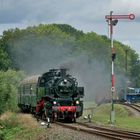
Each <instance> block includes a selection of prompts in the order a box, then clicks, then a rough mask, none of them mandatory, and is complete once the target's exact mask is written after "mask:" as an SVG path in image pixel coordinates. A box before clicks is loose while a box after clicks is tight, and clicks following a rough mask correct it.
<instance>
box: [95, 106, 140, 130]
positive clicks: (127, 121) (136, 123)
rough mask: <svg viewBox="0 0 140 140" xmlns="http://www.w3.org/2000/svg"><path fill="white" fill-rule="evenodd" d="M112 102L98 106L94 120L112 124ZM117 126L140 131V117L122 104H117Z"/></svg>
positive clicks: (99, 122) (98, 122)
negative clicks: (110, 121)
mask: <svg viewBox="0 0 140 140" xmlns="http://www.w3.org/2000/svg"><path fill="white" fill-rule="evenodd" d="M110 109H111V105H110V104H104V105H101V106H99V107H97V108H96V111H95V113H94V116H93V122H94V123H97V124H102V125H110V124H109V120H110ZM115 120H116V121H115V126H116V127H119V128H123V129H127V130H133V131H138V132H140V118H138V117H135V116H134V115H133V114H132V113H130V112H129V111H128V110H127V109H125V108H124V107H123V106H122V105H116V104H115Z"/></svg>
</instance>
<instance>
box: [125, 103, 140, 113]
mask: <svg viewBox="0 0 140 140" xmlns="http://www.w3.org/2000/svg"><path fill="white" fill-rule="evenodd" d="M123 105H125V106H129V107H131V108H133V109H134V110H136V111H138V112H139V113H140V106H139V105H136V104H123Z"/></svg>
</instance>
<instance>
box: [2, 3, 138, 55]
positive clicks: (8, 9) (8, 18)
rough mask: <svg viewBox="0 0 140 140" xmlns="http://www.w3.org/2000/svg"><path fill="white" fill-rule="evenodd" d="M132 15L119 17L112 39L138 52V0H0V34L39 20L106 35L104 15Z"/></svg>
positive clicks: (38, 22) (31, 24) (33, 23)
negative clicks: (125, 17) (133, 17)
mask: <svg viewBox="0 0 140 140" xmlns="http://www.w3.org/2000/svg"><path fill="white" fill-rule="evenodd" d="M110 11H113V14H114V15H118V14H119V15H129V14H131V13H132V14H135V19H134V20H129V19H128V20H123V19H122V20H119V21H118V24H117V25H116V26H114V32H113V38H114V39H115V40H118V41H120V42H122V43H124V44H127V45H129V46H130V47H131V48H133V49H134V50H136V52H137V53H138V54H139V55H140V2H139V0H0V35H2V33H3V31H4V30H8V29H11V28H16V27H18V28H26V27H28V26H33V25H38V24H40V23H44V24H50V23H59V24H69V25H71V26H73V27H75V28H76V29H79V30H82V31H84V32H92V31H93V32H96V33H97V34H100V35H108V25H107V22H106V20H105V15H108V14H109V13H110Z"/></svg>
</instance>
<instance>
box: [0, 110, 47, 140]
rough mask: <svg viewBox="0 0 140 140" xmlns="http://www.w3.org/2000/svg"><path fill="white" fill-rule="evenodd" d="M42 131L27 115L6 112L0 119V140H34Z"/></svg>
mask: <svg viewBox="0 0 140 140" xmlns="http://www.w3.org/2000/svg"><path fill="white" fill-rule="evenodd" d="M44 131H45V130H43V129H42V128H39V126H38V123H37V122H36V120H34V119H33V118H32V116H31V115H29V114H24V115H23V114H15V113H11V112H6V113H5V114H3V115H2V116H1V117H0V140H36V138H37V137H39V136H41V135H42V134H43V132H44Z"/></svg>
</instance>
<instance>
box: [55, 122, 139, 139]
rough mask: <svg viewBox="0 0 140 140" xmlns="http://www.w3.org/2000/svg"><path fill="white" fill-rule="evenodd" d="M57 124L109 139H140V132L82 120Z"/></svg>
mask: <svg viewBox="0 0 140 140" xmlns="http://www.w3.org/2000/svg"><path fill="white" fill-rule="evenodd" d="M56 124H58V125H60V126H63V127H66V128H69V129H73V130H77V131H81V132H84V133H89V134H93V135H98V136H102V137H106V138H108V139H115V140H125V139H128V140H140V133H136V132H131V131H123V130H116V129H109V128H105V127H99V126H94V125H91V124H85V123H80V122H77V123H73V124H68V123H67V124H66V123H61V122H56Z"/></svg>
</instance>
